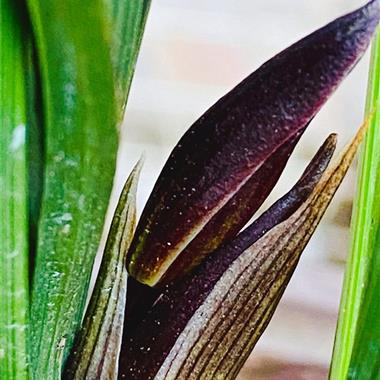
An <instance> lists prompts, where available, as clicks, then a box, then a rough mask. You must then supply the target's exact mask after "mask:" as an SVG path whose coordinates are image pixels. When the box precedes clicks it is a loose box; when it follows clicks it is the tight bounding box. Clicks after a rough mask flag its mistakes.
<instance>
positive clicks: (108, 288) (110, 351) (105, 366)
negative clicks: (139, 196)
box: [63, 161, 142, 380]
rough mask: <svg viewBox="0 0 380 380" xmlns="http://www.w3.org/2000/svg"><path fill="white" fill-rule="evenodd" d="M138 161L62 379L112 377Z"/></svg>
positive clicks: (122, 309)
mask: <svg viewBox="0 0 380 380" xmlns="http://www.w3.org/2000/svg"><path fill="white" fill-rule="evenodd" d="M141 164H142V163H141V161H140V162H139V163H138V164H137V165H136V167H135V168H134V170H133V171H132V173H131V174H130V176H129V178H128V180H127V182H126V183H125V185H124V189H123V191H122V193H121V196H120V199H119V203H118V205H117V208H116V211H115V214H114V216H113V220H112V224H111V229H110V232H109V235H108V239H107V243H106V247H105V250H104V254H103V258H102V263H101V265H100V269H99V274H98V277H97V280H96V284H95V289H94V292H93V294H92V296H91V300H90V304H89V307H88V309H87V312H86V316H85V318H84V322H83V324H82V328H81V330H80V331H79V333H78V336H77V339H76V341H75V343H74V348H73V350H72V354H71V355H70V357H69V359H68V361H67V366H66V370H65V372H64V375H63V377H64V379H67V380H68V379H77V380H82V379H88V380H90V379H103V378H104V379H115V378H116V376H117V362H118V359H119V352H120V344H121V337H122V333H123V331H122V328H123V322H124V313H125V299H126V290H127V271H126V268H125V257H126V253H127V251H128V248H129V245H130V243H131V240H132V236H133V232H134V229H135V225H136V190H137V183H138V178H139V174H140V170H141Z"/></svg>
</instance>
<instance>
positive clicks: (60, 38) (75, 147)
mask: <svg viewBox="0 0 380 380" xmlns="http://www.w3.org/2000/svg"><path fill="white" fill-rule="evenodd" d="M28 6H29V10H30V14H31V20H32V26H33V30H34V34H35V36H36V46H37V58H38V61H39V63H40V68H41V81H42V102H43V106H44V108H43V116H44V130H45V136H44V137H45V158H44V159H45V170H44V175H45V180H44V189H43V199H42V209H41V216H40V223H39V236H38V247H37V257H36V267H35V272H34V281H33V289H32V305H31V329H30V332H31V333H30V345H31V347H32V349H31V353H30V357H31V372H32V377H33V378H34V379H57V378H59V377H60V373H61V365H62V361H64V360H65V358H66V356H67V354H68V352H69V350H70V348H71V346H72V343H73V339H74V335H75V333H76V331H77V329H78V327H79V324H80V321H81V319H82V315H83V308H84V303H85V299H86V296H87V290H88V283H89V279H90V275H91V270H92V266H93V261H94V258H95V255H96V252H97V247H98V243H99V240H100V236H101V232H102V226H103V221H104V216H105V212H106V209H107V205H108V199H109V195H110V191H111V187H112V180H113V175H114V168H115V157H116V150H117V133H116V128H115V127H116V121H117V111H116V109H117V107H116V101H115V98H114V92H115V89H114V82H113V69H112V63H111V54H110V49H109V46H110V44H109V41H110V36H109V35H108V31H109V30H110V26H109V25H108V17H107V16H106V12H105V8H104V4H103V2H102V1H101V0H91V1H90V0H87V1H86V0H85V1H79V2H78V1H75V0H65V1H54V0H52V1H43V0H29V1H28Z"/></svg>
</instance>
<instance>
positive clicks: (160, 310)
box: [120, 125, 366, 380]
mask: <svg viewBox="0 0 380 380" xmlns="http://www.w3.org/2000/svg"><path fill="white" fill-rule="evenodd" d="M365 129H366V125H364V126H363V127H362V128H361V129H360V131H359V133H358V135H357V136H356V137H355V139H354V140H353V142H352V143H351V144H350V145H349V146H348V147H347V148H346V149H345V151H344V152H343V153H342V154H341V155H340V157H339V158H338V160H337V161H336V162H335V163H334V164H333V165H330V166H329V167H328V169H327V170H325V169H326V166H327V164H328V162H329V159H330V157H331V155H332V153H333V150H334V147H335V137H334V136H330V137H329V139H328V140H327V141H326V142H325V144H324V145H323V147H322V148H321V149H320V151H319V152H318V154H317V155H316V157H315V159H314V160H313V162H312V163H311V164H310V165H309V167H308V168H307V170H306V171H305V173H304V175H303V176H302V178H301V179H300V181H299V182H298V183H297V184H296V186H295V187H294V188H293V189H292V190H291V191H290V192H289V193H288V194H286V195H285V196H284V197H283V198H281V199H280V200H279V201H277V202H276V203H275V204H274V205H273V206H272V207H271V208H270V209H269V210H268V211H266V212H265V213H264V214H263V215H262V216H261V217H260V218H259V219H258V220H257V221H256V222H254V223H253V224H252V225H251V226H250V227H248V228H247V229H246V230H245V231H243V232H242V233H241V234H239V235H238V237H237V238H236V239H234V240H233V241H232V242H231V243H228V244H227V245H226V246H225V247H222V248H220V249H219V250H218V251H217V252H215V253H214V254H213V255H211V256H210V257H209V258H208V259H207V260H206V261H205V262H204V263H203V264H202V265H201V266H200V267H198V268H197V270H196V271H195V273H194V274H193V275H191V276H189V277H188V279H187V280H185V281H183V282H181V283H176V284H174V285H172V287H169V289H168V290H167V291H165V292H163V293H162V295H161V296H160V297H159V298H158V299H157V301H156V303H155V304H154V306H153V307H152V308H151V310H150V312H149V313H147V316H146V318H145V319H144V320H143V321H142V322H141V325H140V326H139V327H138V329H137V330H136V331H133V332H130V335H129V337H128V339H127V340H126V345H127V347H128V349H126V350H125V353H126V354H125V356H123V357H121V363H122V364H121V367H122V368H123V372H120V373H124V375H125V376H128V378H131V379H139V380H143V379H153V378H154V379H173V378H181V379H182V378H183V379H185V378H186V379H217V378H223V379H234V378H235V377H236V376H237V373H238V371H239V370H240V368H241V366H242V365H243V364H244V362H245V360H246V358H247V357H248V355H249V353H250V352H251V350H252V349H253V348H254V346H255V344H256V342H257V340H258V339H259V337H260V336H261V334H262V332H263V331H264V329H265V327H266V325H267V324H268V323H269V321H270V319H271V317H272V315H273V312H274V310H275V308H276V305H277V303H278V302H279V300H280V298H281V295H282V293H283V292H284V290H285V288H286V286H287V284H288V282H289V280H290V278H291V275H292V273H293V271H294V269H295V267H296V265H297V263H298V260H299V258H300V255H301V253H302V251H303V249H304V247H305V245H306V244H307V242H308V241H309V239H310V237H311V235H312V233H313V232H314V230H315V228H316V227H317V225H318V222H319V220H320V219H321V217H322V215H323V214H324V212H325V210H326V208H327V206H328V204H329V202H330V201H331V199H332V197H333V195H334V193H335V191H336V190H337V188H338V186H339V184H340V183H341V181H342V179H343V177H344V175H345V173H346V171H347V169H348V167H349V165H350V163H351V161H352V159H353V157H354V154H355V152H356V150H357V147H358V144H359V142H360V141H361V139H362V137H363V135H364V133H365Z"/></svg>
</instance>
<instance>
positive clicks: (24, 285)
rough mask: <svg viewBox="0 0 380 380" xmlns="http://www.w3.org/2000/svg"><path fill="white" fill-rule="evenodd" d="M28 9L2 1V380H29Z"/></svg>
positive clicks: (0, 126) (0, 264)
mask: <svg viewBox="0 0 380 380" xmlns="http://www.w3.org/2000/svg"><path fill="white" fill-rule="evenodd" d="M23 16H24V11H23V10H22V8H21V7H20V5H19V4H18V3H17V4H16V3H15V2H14V1H12V0H0V289H1V297H0V378H1V379H2V380H13V379H18V380H22V379H27V378H28V375H27V372H28V371H27V349H26V329H27V321H28V307H29V305H28V298H29V290H28V289H29V280H28V274H29V273H28V202H27V197H28V195H27V164H26V148H25V133H26V131H25V130H26V107H25V104H26V92H25V67H24V65H25V60H24V56H25V53H26V45H25V41H26V40H27V37H26V34H25V33H24V30H23V25H24V17H23Z"/></svg>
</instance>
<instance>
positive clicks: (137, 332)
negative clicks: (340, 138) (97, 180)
mask: <svg viewBox="0 0 380 380" xmlns="http://www.w3.org/2000/svg"><path fill="white" fill-rule="evenodd" d="M335 145H336V136H335V135H330V137H329V138H328V139H327V140H326V142H325V143H324V144H323V146H322V147H321V148H320V150H319V151H318V153H317V154H316V156H315V157H314V159H313V160H312V162H311V163H310V165H309V166H308V167H307V169H306V170H305V172H304V174H303V175H302V177H301V179H300V180H299V181H298V182H297V184H296V185H295V186H294V187H293V188H292V189H291V190H290V191H289V192H288V193H287V194H286V195H285V196H284V197H282V198H281V199H280V200H278V201H277V202H276V203H275V204H274V205H273V206H272V207H271V208H270V209H268V211H266V212H265V213H263V215H262V216H261V217H260V218H259V219H257V221H255V222H254V223H253V224H252V225H251V226H250V227H249V228H247V229H246V230H245V231H243V232H242V233H241V234H240V235H239V236H238V237H236V238H235V239H234V240H233V241H232V242H230V243H229V244H227V245H226V246H224V247H222V248H220V249H219V250H218V251H216V252H214V253H213V254H212V255H211V256H209V257H208V258H207V259H206V260H205V262H204V263H202V265H200V266H199V267H198V268H196V270H195V272H194V273H192V274H190V275H188V276H187V277H185V278H184V279H183V280H181V281H177V282H175V283H174V284H173V285H170V286H168V287H167V288H166V290H165V291H163V292H162V293H161V294H160V295H159V296H158V297H157V299H156V301H155V302H154V305H153V306H152V307H151V308H150V309H149V310H148V311H146V312H145V316H144V317H143V318H142V319H141V321H140V322H139V323H134V324H133V326H128V325H127V326H125V330H124V337H123V344H122V352H121V355H120V359H119V378H123V375H125V376H126V378H128V379H139V380H145V379H153V378H154V375H155V374H156V373H157V371H158V369H159V368H160V366H161V365H162V363H163V362H164V360H165V359H166V357H167V355H168V354H169V352H170V350H171V349H172V347H173V345H174V344H175V343H176V341H177V338H178V336H179V335H180V334H181V333H182V331H183V330H184V329H185V327H186V325H187V324H188V322H189V320H190V319H191V318H192V317H193V315H194V313H195V312H196V311H197V309H198V308H199V307H200V306H201V305H202V304H203V303H204V302H205V300H206V298H207V297H208V296H209V294H210V293H211V292H212V291H213V290H214V287H215V285H216V284H217V283H218V281H219V280H220V278H221V277H222V275H224V274H225V273H226V271H228V269H229V268H230V266H231V264H232V263H233V262H235V260H237V259H238V258H239V256H240V255H241V254H242V253H243V252H244V251H245V250H246V249H247V248H249V247H250V246H252V244H254V243H255V242H256V241H258V240H259V239H260V238H261V237H262V236H263V235H264V234H265V233H266V232H268V231H270V230H271V229H272V228H273V227H274V226H276V225H278V224H280V223H281V222H283V221H284V220H286V219H288V218H289V217H290V216H291V215H292V214H294V213H295V211H296V210H297V209H298V208H299V207H300V206H301V205H302V204H303V203H304V202H305V201H306V199H307V198H308V197H309V196H310V194H311V193H312V191H313V190H314V189H315V187H316V185H317V184H318V182H319V180H320V179H321V177H322V175H323V173H324V171H325V169H326V167H327V165H328V163H329V161H330V159H331V157H332V155H333V152H334V149H335ZM152 290H153V289H152ZM199 329H200V330H201V329H202V326H199Z"/></svg>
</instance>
